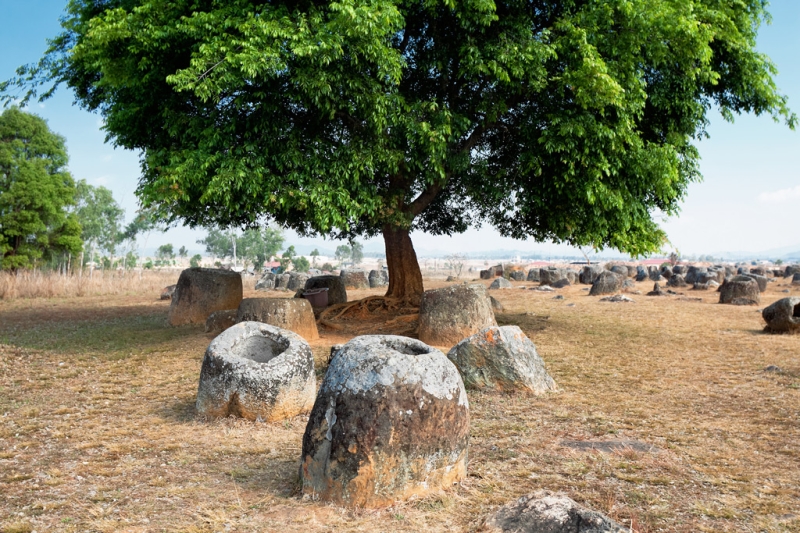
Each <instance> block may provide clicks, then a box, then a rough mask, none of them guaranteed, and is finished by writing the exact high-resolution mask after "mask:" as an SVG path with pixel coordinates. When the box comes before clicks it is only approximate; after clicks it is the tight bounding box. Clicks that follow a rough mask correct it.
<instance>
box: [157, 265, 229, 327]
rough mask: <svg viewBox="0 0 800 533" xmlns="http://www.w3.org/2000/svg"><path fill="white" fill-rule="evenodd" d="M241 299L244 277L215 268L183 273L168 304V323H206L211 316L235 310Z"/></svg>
mask: <svg viewBox="0 0 800 533" xmlns="http://www.w3.org/2000/svg"><path fill="white" fill-rule="evenodd" d="M241 301H242V276H240V275H239V274H238V273H236V272H230V271H227V270H219V269H216V268H187V269H186V270H184V271H183V272H181V275H180V277H179V278H178V283H177V285H176V287H175V295H174V296H173V297H172V303H171V304H170V307H169V319H168V320H169V324H170V325H171V326H180V325H183V324H205V322H206V318H208V315H210V314H211V313H213V312H214V311H222V310H223V309H236V308H237V307H238V306H239V303H240V302H241Z"/></svg>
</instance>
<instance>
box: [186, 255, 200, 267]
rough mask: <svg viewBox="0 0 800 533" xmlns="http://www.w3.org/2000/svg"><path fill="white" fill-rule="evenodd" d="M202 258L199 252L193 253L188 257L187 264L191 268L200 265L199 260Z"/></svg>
mask: <svg viewBox="0 0 800 533" xmlns="http://www.w3.org/2000/svg"><path fill="white" fill-rule="evenodd" d="M202 260H203V256H201V255H200V254H195V255H193V256H192V258H191V259H189V266H191V267H192V268H197V267H199V266H200V261H202Z"/></svg>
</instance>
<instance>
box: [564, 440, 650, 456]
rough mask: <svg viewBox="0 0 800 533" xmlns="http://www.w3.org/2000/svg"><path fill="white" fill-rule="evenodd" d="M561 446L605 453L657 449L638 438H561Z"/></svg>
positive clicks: (644, 451)
mask: <svg viewBox="0 0 800 533" xmlns="http://www.w3.org/2000/svg"><path fill="white" fill-rule="evenodd" d="M561 446H564V447H565V448H572V449H573V450H582V451H591V450H597V451H598V452H606V453H611V452H616V451H623V450H633V451H636V452H642V453H656V452H658V451H659V450H658V448H656V447H655V446H653V445H652V444H647V443H646V442H641V441H638V440H600V441H596V440H562V441H561Z"/></svg>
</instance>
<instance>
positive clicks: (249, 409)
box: [196, 322, 317, 422]
mask: <svg viewBox="0 0 800 533" xmlns="http://www.w3.org/2000/svg"><path fill="white" fill-rule="evenodd" d="M316 389H317V379H316V376H315V374H314V357H313V356H312V354H311V348H310V347H309V345H308V343H307V342H306V341H304V340H303V339H302V338H301V337H300V336H299V335H297V334H295V333H292V332H291V331H287V330H285V329H281V328H277V327H274V326H270V325H267V324H261V323H259V322H241V323H239V324H236V325H234V326H232V327H230V328H228V329H227V330H225V331H223V332H222V333H221V334H220V335H219V336H218V337H217V338H216V339H214V340H213V341H212V342H211V344H210V345H209V346H208V349H207V350H206V354H205V357H204V358H203V366H202V368H201V370H200V385H199V387H198V389H197V404H196V405H197V412H198V413H199V414H201V415H205V416H207V417H210V418H220V417H227V416H238V417H242V418H246V419H248V420H262V421H265V422H270V421H274V420H280V419H282V418H288V417H292V416H295V415H298V414H300V413H306V412H308V411H309V410H310V409H311V407H312V405H313V404H314V397H315V393H316Z"/></svg>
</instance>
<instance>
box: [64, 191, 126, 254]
mask: <svg viewBox="0 0 800 533" xmlns="http://www.w3.org/2000/svg"><path fill="white" fill-rule="evenodd" d="M75 199H76V204H77V205H76V208H75V214H76V215H77V217H78V220H79V221H80V223H81V228H82V230H83V232H82V234H81V237H82V238H83V241H84V242H85V243H86V246H87V247H88V249H89V261H94V258H95V254H96V252H97V251H100V250H104V251H106V252H108V253H109V254H110V255H111V256H112V257H113V256H114V254H115V253H116V247H117V245H118V244H119V243H120V239H121V237H122V235H124V232H123V230H122V220H123V217H124V216H125V211H124V210H123V209H122V208H121V207H120V206H119V204H117V202H116V200H114V196H113V194H112V193H111V191H110V190H109V189H107V188H105V187H95V186H93V185H89V184H88V183H86V180H80V181H79V182H78V183H77V194H76V196H75Z"/></svg>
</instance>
